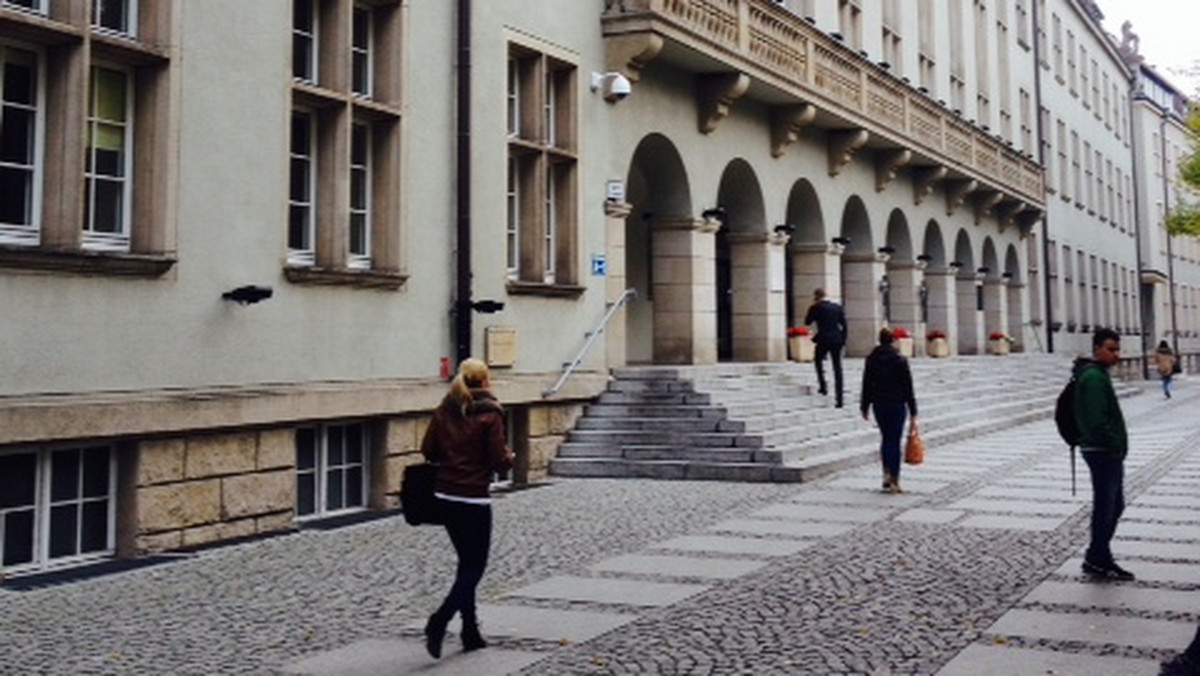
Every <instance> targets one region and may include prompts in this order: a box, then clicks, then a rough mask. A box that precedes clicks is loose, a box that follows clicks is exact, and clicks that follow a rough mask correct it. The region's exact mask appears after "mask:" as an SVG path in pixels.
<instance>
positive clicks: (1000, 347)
mask: <svg viewBox="0 0 1200 676" xmlns="http://www.w3.org/2000/svg"><path fill="white" fill-rule="evenodd" d="M1009 347H1010V346H1009V343H1008V340H1006V339H1004V338H1001V339H1000V340H989V341H988V354H995V355H999V356H1004V355H1006V354H1008V351H1009Z"/></svg>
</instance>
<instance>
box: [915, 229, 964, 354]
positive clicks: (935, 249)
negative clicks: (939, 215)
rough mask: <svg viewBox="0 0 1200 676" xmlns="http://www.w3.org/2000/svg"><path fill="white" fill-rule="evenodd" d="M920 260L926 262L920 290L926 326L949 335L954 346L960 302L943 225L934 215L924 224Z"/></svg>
mask: <svg viewBox="0 0 1200 676" xmlns="http://www.w3.org/2000/svg"><path fill="white" fill-rule="evenodd" d="M922 242H923V244H922V247H921V254H920V256H921V260H922V262H923V263H924V265H925V269H924V271H923V275H922V277H923V280H922V282H923V286H922V288H921V289H920V293H921V295H922V296H923V299H922V300H921V303H922V306H923V313H922V314H923V317H924V320H925V322H924V327H923V330H924V331H925V332H926V333H928V332H930V331H940V332H942V333H945V334H946V335H947V337H948V338H950V340H949V343H950V345H951V346H952V347H955V341H954V340H953V338H952V336H953V335H954V334H955V333H956V332H957V327H958V306H957V303H956V299H955V293H956V292H955V271H954V269H953V268H951V267H949V266H950V262H951V258H950V257H949V256H948V254H947V253H946V235H945V234H944V233H943V232H942V226H941V224H940V223H938V222H937V220H935V219H932V218H931V219H929V221H928V222H927V223H926V224H925V233H924V235H923V237H922Z"/></svg>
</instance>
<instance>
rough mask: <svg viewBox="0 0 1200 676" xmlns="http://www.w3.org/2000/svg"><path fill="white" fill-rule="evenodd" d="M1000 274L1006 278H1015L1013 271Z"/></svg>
mask: <svg viewBox="0 0 1200 676" xmlns="http://www.w3.org/2000/svg"><path fill="white" fill-rule="evenodd" d="M1000 276H1001V277H1003V278H1004V279H1012V278H1013V273H1011V272H1002V273H1000Z"/></svg>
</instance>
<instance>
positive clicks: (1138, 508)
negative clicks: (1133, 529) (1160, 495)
mask: <svg viewBox="0 0 1200 676" xmlns="http://www.w3.org/2000/svg"><path fill="white" fill-rule="evenodd" d="M1196 502H1197V505H1200V499H1198V500H1197V501H1196ZM1121 521H1177V522H1183V523H1193V524H1194V523H1200V511H1197V510H1196V509H1194V508H1193V509H1186V508H1183V507H1148V506H1146V505H1130V506H1129V507H1127V508H1125V513H1124V514H1122V515H1121Z"/></svg>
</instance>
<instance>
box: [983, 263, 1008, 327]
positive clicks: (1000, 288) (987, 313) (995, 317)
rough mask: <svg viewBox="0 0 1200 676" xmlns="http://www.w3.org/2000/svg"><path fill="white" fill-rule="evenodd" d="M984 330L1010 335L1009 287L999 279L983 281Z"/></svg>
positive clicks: (989, 278)
mask: <svg viewBox="0 0 1200 676" xmlns="http://www.w3.org/2000/svg"><path fill="white" fill-rule="evenodd" d="M983 330H984V331H986V332H987V333H988V335H991V333H992V331H1000V332H1002V333H1008V287H1007V285H1006V284H1005V283H1004V280H1003V279H1001V278H999V277H988V278H987V279H985V280H983ZM1013 337H1014V338H1016V336H1013Z"/></svg>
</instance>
